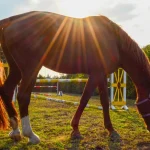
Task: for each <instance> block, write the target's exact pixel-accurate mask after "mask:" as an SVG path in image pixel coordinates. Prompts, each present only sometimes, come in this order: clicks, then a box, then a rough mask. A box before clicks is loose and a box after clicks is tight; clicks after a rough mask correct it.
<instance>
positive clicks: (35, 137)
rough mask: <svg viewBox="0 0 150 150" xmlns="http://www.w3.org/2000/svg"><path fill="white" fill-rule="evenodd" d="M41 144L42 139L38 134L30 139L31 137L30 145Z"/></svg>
mask: <svg viewBox="0 0 150 150" xmlns="http://www.w3.org/2000/svg"><path fill="white" fill-rule="evenodd" d="M38 143H40V138H39V136H38V135H36V134H34V133H33V134H32V135H31V136H30V137H29V144H38Z"/></svg>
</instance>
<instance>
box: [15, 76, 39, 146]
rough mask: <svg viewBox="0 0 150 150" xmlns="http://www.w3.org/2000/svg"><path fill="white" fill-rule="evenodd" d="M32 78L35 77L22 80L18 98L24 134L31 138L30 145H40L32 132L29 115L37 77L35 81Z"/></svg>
mask: <svg viewBox="0 0 150 150" xmlns="http://www.w3.org/2000/svg"><path fill="white" fill-rule="evenodd" d="M31 77H33V76H32V75H29V76H28V75H26V76H24V77H23V78H22V81H21V84H20V88H19V92H18V95H17V98H18V104H19V110H20V116H21V124H22V133H23V135H24V136H25V137H28V138H29V143H32V144H38V143H39V142H40V139H39V137H38V136H37V135H36V134H35V133H34V132H33V131H32V127H31V125H30V119H29V115H28V106H29V103H30V97H31V91H32V88H33V86H34V83H35V81H36V77H35V78H34V79H31Z"/></svg>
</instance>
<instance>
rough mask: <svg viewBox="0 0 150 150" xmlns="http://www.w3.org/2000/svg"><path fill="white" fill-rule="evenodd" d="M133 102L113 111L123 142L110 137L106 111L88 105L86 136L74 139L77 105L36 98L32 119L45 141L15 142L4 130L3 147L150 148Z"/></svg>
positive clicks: (94, 100) (1, 135) (84, 121)
mask: <svg viewBox="0 0 150 150" xmlns="http://www.w3.org/2000/svg"><path fill="white" fill-rule="evenodd" d="M53 97H55V98H59V99H65V100H69V101H79V98H80V97H79V96H76V95H63V96H62V97H60V96H59V97H58V96H55V95H53ZM133 103H134V101H133V100H128V101H127V105H128V106H129V111H121V110H117V111H112V110H111V111H110V114H111V119H112V122H113V125H114V127H115V129H116V130H117V131H118V133H119V134H120V136H121V142H118V143H117V142H112V141H110V140H109V137H108V133H107V130H106V129H105V128H104V126H103V114H102V110H98V109H93V108H86V109H85V111H84V113H83V115H82V118H81V120H80V131H81V133H82V135H83V137H84V138H83V139H82V140H70V133H71V130H72V129H71V127H70V121H71V118H72V116H73V114H74V113H75V110H76V109H77V106H74V105H68V104H65V103H57V102H52V101H48V100H45V99H43V98H40V99H35V98H32V100H31V104H30V120H31V124H32V128H33V131H34V132H35V133H36V134H38V135H39V136H40V138H41V143H40V144H38V145H30V144H27V142H28V141H27V138H23V140H22V141H21V142H19V143H14V142H13V141H12V140H11V139H9V138H8V133H9V132H10V130H7V131H0V150H40V149H41V150H101V149H104V150H109V149H110V150H150V138H149V137H150V135H149V133H148V132H147V130H146V128H145V126H144V123H143V120H142V118H141V117H140V116H139V114H138V113H137V111H136V108H135V107H134V104H133ZM89 104H91V105H97V106H98V105H99V98H98V97H92V99H90V102H89Z"/></svg>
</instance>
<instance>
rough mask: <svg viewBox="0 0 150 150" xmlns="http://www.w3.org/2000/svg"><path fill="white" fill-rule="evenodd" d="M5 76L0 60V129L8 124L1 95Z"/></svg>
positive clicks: (5, 127)
mask: <svg viewBox="0 0 150 150" xmlns="http://www.w3.org/2000/svg"><path fill="white" fill-rule="evenodd" d="M4 80H5V76H4V68H3V65H2V63H1V62H0V129H7V128H8V126H9V123H8V119H7V113H6V109H5V106H4V103H3V101H2V98H1V95H2V94H3V86H2V85H3V84H4Z"/></svg>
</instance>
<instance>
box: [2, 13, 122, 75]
mask: <svg viewBox="0 0 150 150" xmlns="http://www.w3.org/2000/svg"><path fill="white" fill-rule="evenodd" d="M12 20H13V21H12V24H11V25H10V26H9V27H7V28H6V30H5V33H4V34H5V39H6V42H7V44H8V47H9V49H10V53H11V54H12V55H13V57H14V58H15V59H16V62H18V63H22V65H26V63H27V62H28V63H31V62H32V63H33V64H34V63H35V64H36V63H39V62H41V61H42V62H41V64H43V65H45V66H46V67H48V68H50V69H53V70H55V71H58V72H64V73H78V72H81V73H89V72H92V71H99V70H100V69H105V71H106V72H107V73H110V72H112V71H114V69H116V68H117V67H118V62H119V52H118V49H117V43H116V37H115V34H114V33H113V27H112V26H111V22H110V20H109V19H107V18H105V17H103V16H91V17H87V18H82V19H81V18H80V19H77V18H71V17H66V16H63V15H58V14H55V13H49V12H31V13H28V14H24V15H22V17H21V16H18V17H12ZM33 58H34V59H33ZM41 59H42V60H41Z"/></svg>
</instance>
